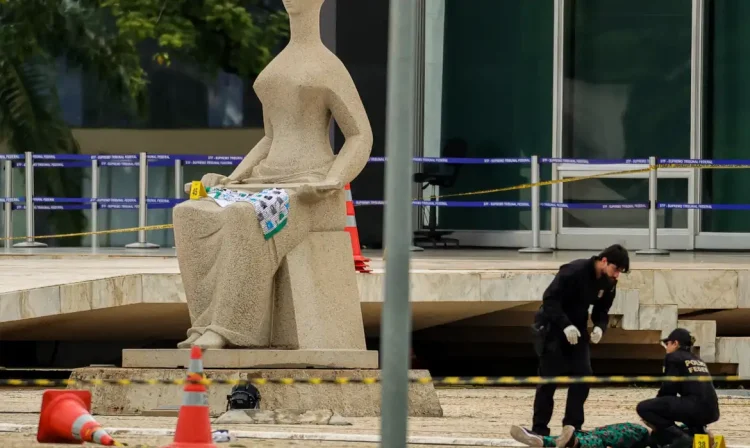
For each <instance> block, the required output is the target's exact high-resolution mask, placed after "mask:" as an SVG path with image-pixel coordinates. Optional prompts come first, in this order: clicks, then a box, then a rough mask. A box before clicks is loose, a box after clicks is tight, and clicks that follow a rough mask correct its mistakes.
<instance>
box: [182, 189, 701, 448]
mask: <svg viewBox="0 0 750 448" xmlns="http://www.w3.org/2000/svg"><path fill="white" fill-rule="evenodd" d="M207 196H208V194H206V187H204V186H203V182H201V181H199V180H194V181H193V182H192V183H191V184H190V199H200V198H205V197H207ZM706 448H708V447H706Z"/></svg>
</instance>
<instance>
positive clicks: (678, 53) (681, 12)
mask: <svg viewBox="0 0 750 448" xmlns="http://www.w3.org/2000/svg"><path fill="white" fill-rule="evenodd" d="M567 4H568V5H569V7H568V11H566V13H567V20H566V23H567V25H568V26H567V27H566V28H567V29H566V31H567V39H566V53H567V54H566V76H565V105H566V111H565V138H564V149H563V153H564V156H565V157H579V158H601V159H607V158H608V159H621V158H642V157H649V156H661V157H682V158H687V157H689V155H690V60H691V59H690V50H691V0H659V1H653V0H571V1H569V2H568V3H567Z"/></svg>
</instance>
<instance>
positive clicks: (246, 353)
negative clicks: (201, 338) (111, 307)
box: [122, 349, 378, 369]
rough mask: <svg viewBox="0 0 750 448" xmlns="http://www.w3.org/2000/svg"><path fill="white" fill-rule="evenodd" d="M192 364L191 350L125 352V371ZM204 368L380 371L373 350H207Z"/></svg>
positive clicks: (376, 355)
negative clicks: (127, 369) (128, 369)
mask: <svg viewBox="0 0 750 448" xmlns="http://www.w3.org/2000/svg"><path fill="white" fill-rule="evenodd" d="M189 362H190V350H189V349H163V350H149V349H133V350H123V351H122V366H123V367H125V368H141V369H142V368H146V369H175V368H177V369H179V368H186V367H187V365H188V363H189ZM203 368H204V369H288V368H297V369H377V368H378V352H377V351H374V350H252V349H231V350H206V351H204V352H203Z"/></svg>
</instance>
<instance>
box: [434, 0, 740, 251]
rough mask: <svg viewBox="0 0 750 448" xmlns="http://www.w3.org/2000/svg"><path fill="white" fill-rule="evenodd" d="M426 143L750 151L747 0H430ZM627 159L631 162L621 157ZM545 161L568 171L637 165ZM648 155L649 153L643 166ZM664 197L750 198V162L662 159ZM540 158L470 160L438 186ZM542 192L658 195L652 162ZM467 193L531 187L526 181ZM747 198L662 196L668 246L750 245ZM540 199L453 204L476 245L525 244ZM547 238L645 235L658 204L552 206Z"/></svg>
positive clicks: (545, 219)
mask: <svg viewBox="0 0 750 448" xmlns="http://www.w3.org/2000/svg"><path fill="white" fill-rule="evenodd" d="M424 8H425V18H426V24H425V46H426V50H425V61H424V67H425V82H424V86H425V87H424V98H425V99H424V113H423V115H424V146H423V148H421V153H422V154H424V155H425V156H443V157H445V156H447V155H446V142H448V141H449V140H450V139H456V138H459V139H462V140H464V141H465V142H466V143H467V146H468V153H467V154H466V157H477V158H505V157H529V156H531V155H537V156H539V157H554V158H572V159H632V158H648V157H650V156H655V157H659V158H678V159H701V158H702V159H750V146H747V147H746V146H744V143H745V141H746V140H747V139H746V138H745V135H746V134H747V135H750V127H747V126H744V123H745V121H744V118H745V114H746V112H747V110H748V109H749V108H750V97H748V96H747V92H748V91H750V89H748V88H746V87H745V86H746V85H750V84H748V83H747V79H748V78H747V77H746V76H745V75H746V74H747V69H748V68H750V63H749V62H747V58H746V55H747V54H748V53H745V51H744V50H745V47H747V46H748V45H750V44H748V43H745V41H746V39H744V37H745V36H744V33H745V31H743V29H744V27H743V25H742V24H743V23H745V21H744V19H746V18H747V19H750V3H748V2H745V1H744V0H660V1H649V0H543V1H534V2H530V1H528V0H504V1H502V2H499V1H493V0H427V1H425V2H424ZM623 165H624V164H623ZM623 165H602V164H600V165H581V164H573V163H567V164H566V163H559V164H555V165H554V166H553V165H550V164H542V165H541V179H542V180H548V179H553V178H554V179H563V178H570V177H576V176H583V175H591V174H600V173H605V172H608V171H618V170H627V169H629V168H630V169H633V168H637V167H633V166H632V165H629V166H623ZM644 167H645V165H644ZM658 173H659V180H658V182H657V195H658V201H659V202H665V203H681V204H685V203H690V204H748V203H750V201H747V200H746V199H744V198H743V196H744V194H743V193H742V191H744V188H743V187H744V186H745V184H746V183H748V182H750V174H748V172H747V171H746V170H743V169H711V170H700V169H692V168H674V169H662V170H659V172H658ZM530 180H531V177H530V166H529V165H528V164H522V165H520V164H507V165H464V166H462V167H461V169H460V172H459V174H458V176H457V178H456V182H455V185H454V186H453V187H451V188H443V189H442V191H441V192H440V193H441V194H445V195H450V194H454V193H462V192H472V191H477V190H488V189H497V188H502V187H508V186H512V185H517V184H523V183H526V182H530ZM540 195H541V198H542V199H541V200H542V201H545V200H550V199H551V200H553V201H555V202H566V203H617V202H623V203H647V202H648V201H649V181H648V173H645V172H644V173H635V174H625V175H620V176H612V177H605V178H596V179H588V180H583V181H574V182H566V183H561V184H557V185H555V186H545V187H541V189H540ZM475 198H476V199H474V198H472V197H460V198H456V199H455V200H479V201H528V200H529V199H530V190H528V189H522V190H516V191H507V192H502V193H495V194H489V195H481V196H475ZM747 215H748V212H746V211H714V210H689V209H659V210H658V213H657V225H658V229H659V239H658V244H659V247H662V248H666V249H673V250H680V249H685V250H692V249H747V248H750V233H748V232H749V231H750V230H749V229H750V224H747V222H748V221H746V220H745V218H747ZM530 217H531V213H530V210H529V209H528V208H515V207H514V208H442V209H440V210H439V227H441V228H444V229H453V230H456V233H457V235H458V236H459V238H460V240H461V241H462V243H463V244H465V245H479V246H496V247H523V246H527V245H529V244H530V242H531V237H530V231H529V230H530V228H531V221H530ZM541 228H542V238H541V240H542V245H543V246H546V247H556V248H559V249H599V248H601V247H604V246H605V245H607V244H611V243H613V242H621V243H623V244H626V245H627V247H630V248H643V247H648V210H601V209H600V210H596V209H552V210H551V211H550V209H542V214H541Z"/></svg>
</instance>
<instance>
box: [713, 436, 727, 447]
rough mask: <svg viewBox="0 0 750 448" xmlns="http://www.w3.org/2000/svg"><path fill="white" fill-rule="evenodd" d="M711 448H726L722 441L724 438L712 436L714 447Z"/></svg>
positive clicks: (725, 443)
mask: <svg viewBox="0 0 750 448" xmlns="http://www.w3.org/2000/svg"><path fill="white" fill-rule="evenodd" d="M711 448H727V442H726V441H724V436H714V446H712V447H711Z"/></svg>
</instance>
